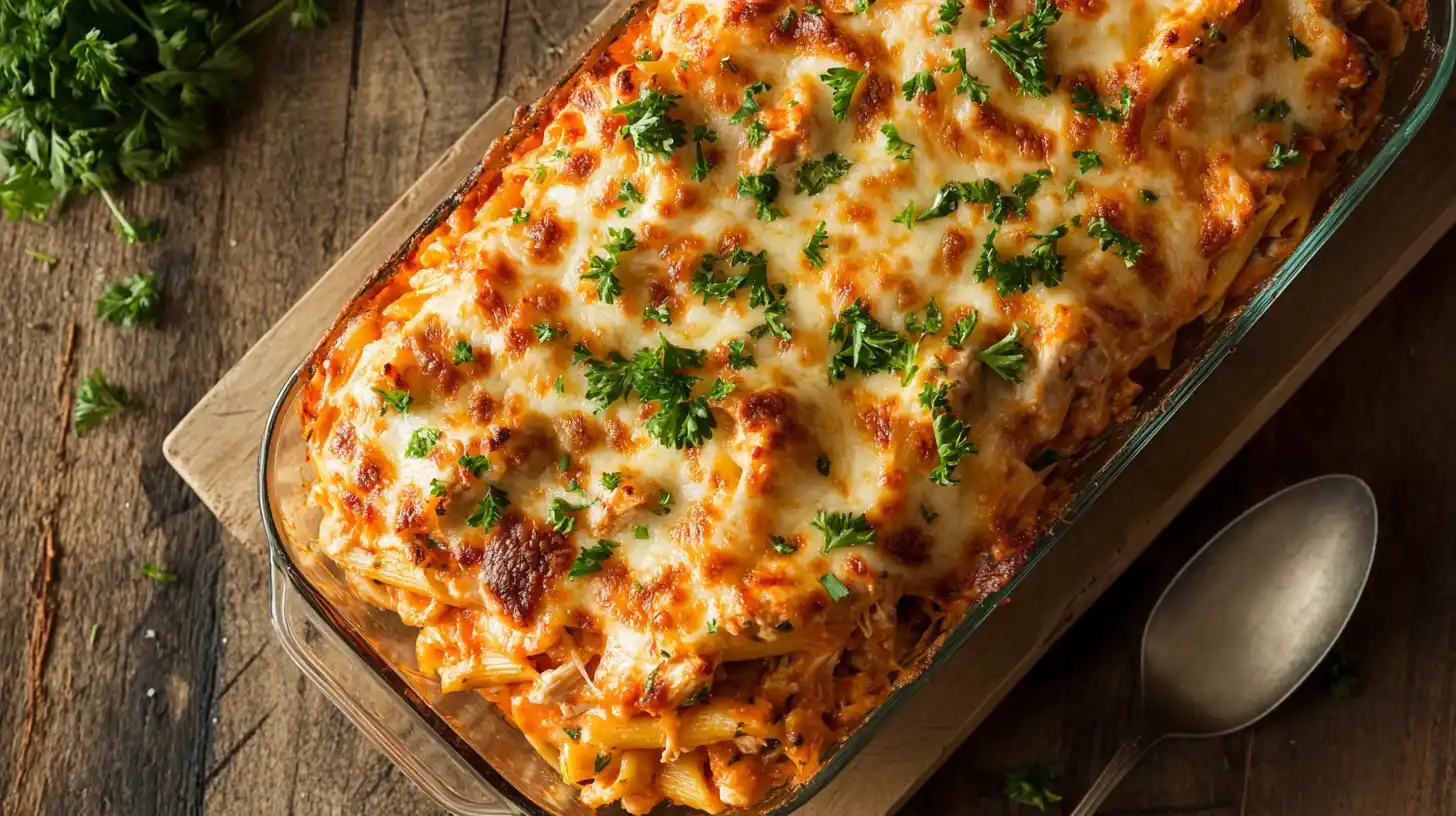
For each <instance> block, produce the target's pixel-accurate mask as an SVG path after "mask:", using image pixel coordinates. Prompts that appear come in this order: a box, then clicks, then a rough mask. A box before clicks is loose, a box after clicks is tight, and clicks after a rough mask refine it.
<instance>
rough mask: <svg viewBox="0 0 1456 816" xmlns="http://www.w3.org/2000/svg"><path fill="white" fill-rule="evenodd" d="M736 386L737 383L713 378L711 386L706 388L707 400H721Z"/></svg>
mask: <svg viewBox="0 0 1456 816" xmlns="http://www.w3.org/2000/svg"><path fill="white" fill-rule="evenodd" d="M737 387H738V384H737V383H731V382H728V381H727V380H724V379H715V380H713V386H712V387H711V388H709V389H708V400H709V401H711V402H722V401H723V400H725V399H727V398H728V395H729V394H731V393H733V389H735V388H737Z"/></svg>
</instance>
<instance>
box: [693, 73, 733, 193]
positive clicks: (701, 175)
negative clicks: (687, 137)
mask: <svg viewBox="0 0 1456 816" xmlns="http://www.w3.org/2000/svg"><path fill="white" fill-rule="evenodd" d="M724 59H726V57H725V58H724ZM716 141H718V134H717V132H715V131H713V130H712V129H710V128H706V127H703V126H702V125H698V126H697V127H696V128H694V129H693V147H694V148H695V149H696V150H697V151H698V155H697V158H696V159H695V160H694V161H693V169H692V170H690V171H688V177H689V178H691V179H692V180H693V181H702V180H703V179H705V178H707V177H708V173H710V172H712V170H713V163H712V162H710V161H708V159H707V157H706V156H704V155H703V142H716Z"/></svg>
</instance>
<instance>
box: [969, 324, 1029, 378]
mask: <svg viewBox="0 0 1456 816" xmlns="http://www.w3.org/2000/svg"><path fill="white" fill-rule="evenodd" d="M1021 328H1022V325H1021V324H1020V323H1018V324H1016V325H1014V326H1012V327H1011V331H1010V333H1008V334H1007V335H1006V336H1005V337H1003V338H1001V339H1000V340H997V341H996V342H995V343H992V344H991V345H989V346H987V347H986V348H984V349H982V350H981V351H978V352H976V359H977V360H980V361H981V362H982V363H983V364H985V366H986V367H987V368H989V369H991V372H992V373H993V374H995V375H996V376H998V377H1000V378H1001V379H1003V380H1006V381H1007V382H1021V372H1023V371H1025V370H1026V346H1024V345H1022V343H1021Z"/></svg>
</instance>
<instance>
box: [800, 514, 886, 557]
mask: <svg viewBox="0 0 1456 816" xmlns="http://www.w3.org/2000/svg"><path fill="white" fill-rule="evenodd" d="M809 526H810V527H813V528H814V529H816V530H818V531H819V532H821V533H823V534H824V547H823V549H822V550H821V552H826V553H827V552H829V551H830V550H835V549H838V548H840V547H853V546H856V545H859V544H865V545H871V544H874V543H875V539H876V538H877V537H878V533H876V531H875V528H873V527H871V526H870V522H869V519H867V518H865V516H864V514H863V513H860V514H858V515H855V514H853V513H830V512H828V511H826V510H820V511H819V512H818V513H816V514H814V520H813V521H811V522H809Z"/></svg>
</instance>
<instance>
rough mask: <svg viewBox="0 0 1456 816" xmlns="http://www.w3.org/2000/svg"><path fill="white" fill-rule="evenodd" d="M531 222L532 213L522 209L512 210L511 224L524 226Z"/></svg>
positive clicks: (514, 208) (513, 208)
mask: <svg viewBox="0 0 1456 816" xmlns="http://www.w3.org/2000/svg"><path fill="white" fill-rule="evenodd" d="M530 220H531V211H530V210H527V209H523V208H521V207H512V208H511V223H512V224H524V223H526V222H527V221H530Z"/></svg>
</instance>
